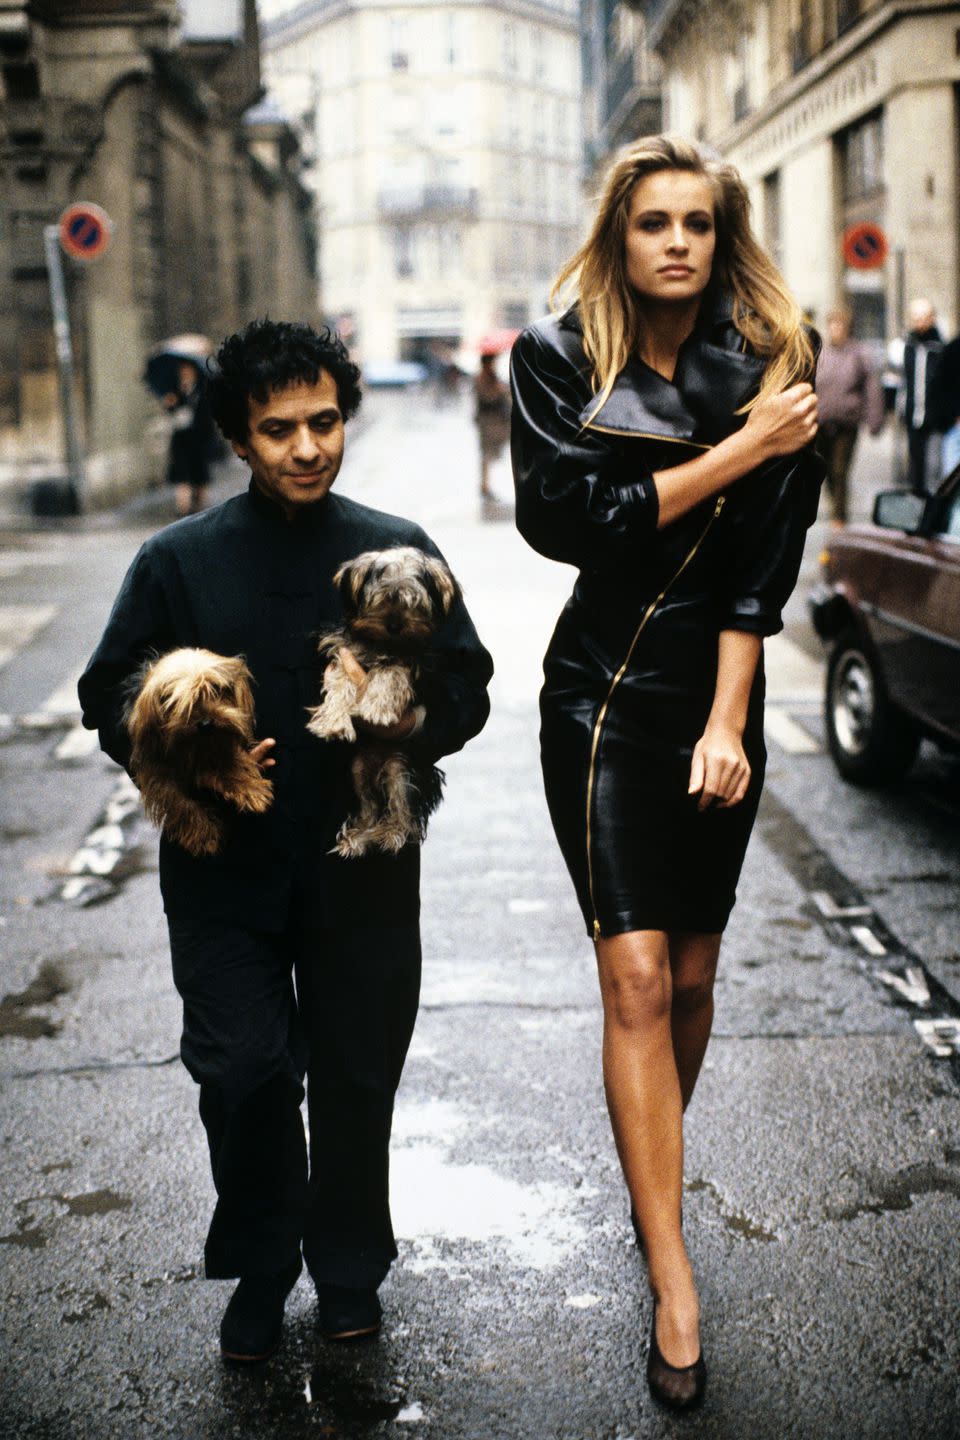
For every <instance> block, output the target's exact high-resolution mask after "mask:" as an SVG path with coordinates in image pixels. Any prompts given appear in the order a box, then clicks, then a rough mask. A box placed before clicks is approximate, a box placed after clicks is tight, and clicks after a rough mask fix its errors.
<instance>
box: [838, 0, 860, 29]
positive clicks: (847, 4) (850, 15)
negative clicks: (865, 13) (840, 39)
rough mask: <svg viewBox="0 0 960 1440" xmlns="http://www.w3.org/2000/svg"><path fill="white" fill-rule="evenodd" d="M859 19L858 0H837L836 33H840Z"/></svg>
mask: <svg viewBox="0 0 960 1440" xmlns="http://www.w3.org/2000/svg"><path fill="white" fill-rule="evenodd" d="M859 19H860V0H837V34H838V35H842V34H843V33H844V31H845V30H849V29H850V27H851V25H856V23H857V21H858V20H859Z"/></svg>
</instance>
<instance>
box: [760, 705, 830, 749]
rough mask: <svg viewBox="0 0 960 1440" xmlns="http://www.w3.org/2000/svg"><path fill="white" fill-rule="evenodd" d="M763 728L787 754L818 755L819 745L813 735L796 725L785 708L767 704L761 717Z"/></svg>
mask: <svg viewBox="0 0 960 1440" xmlns="http://www.w3.org/2000/svg"><path fill="white" fill-rule="evenodd" d="M763 728H764V729H765V730H766V732H767V734H768V735H769V736H770V738H771V739H772V740H775V741H776V742H777V744H778V745H779V746H780V749H781V750H786V752H787V754H788V755H819V754H820V753H821V746H820V745H819V744H818V743H817V741H816V740H814V738H813V736H812V735H810V734H808V733H807V731H806V730H804V728H803V726H802V725H798V724H797V722H796V720H794V719H792V717H791V716H789V715H788V714H787V712H786V711H785V710H781V709H780V708H779V707H778V706H776V705H768V706H767V708H766V711H765V713H764V717H763Z"/></svg>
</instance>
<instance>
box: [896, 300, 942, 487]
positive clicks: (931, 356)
mask: <svg viewBox="0 0 960 1440" xmlns="http://www.w3.org/2000/svg"><path fill="white" fill-rule="evenodd" d="M908 320H909V324H910V329H909V330H908V331H907V335H906V337H905V339H904V346H903V398H902V402H901V403H902V414H903V423H904V428H905V429H906V432H907V455H908V472H907V477H908V484H909V486H910V489H911V490H913V491H914V492H915V493H916V494H917V495H928V494H929V493H930V490H931V488H933V489H935V488H936V483H937V478H938V468H939V461H940V457H939V455H938V454H935V453H934V452H935V450H936V449H937V448H938V447H937V445H936V436H937V434H938V431H939V429H940V427H939V424H938V417H937V415H936V408H935V407H936V400H935V396H936V389H937V369H938V367H939V363H940V358H941V356H942V354H943V336H942V335H941V334H940V331H939V330H938V329H937V315H936V311H935V310H934V308H933V306H932V304H931V303H930V301H929V300H924V299H919V300H914V301H912V302H911V304H910V309H909V311H908Z"/></svg>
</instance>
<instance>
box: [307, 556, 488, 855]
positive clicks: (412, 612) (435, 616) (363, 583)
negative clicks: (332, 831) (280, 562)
mask: <svg viewBox="0 0 960 1440" xmlns="http://www.w3.org/2000/svg"><path fill="white" fill-rule="evenodd" d="M333 583H334V585H335V586H336V587H337V590H338V592H339V595H340V600H341V604H342V606H343V615H344V623H343V626H342V627H341V628H340V629H339V630H335V631H333V632H332V633H330V634H327V635H325V636H323V637H322V639H321V641H320V647H319V648H320V653H321V655H324V656H326V657H327V666H326V670H325V671H324V676H323V683H324V696H323V700H322V702H321V704H319V705H318V706H316V708H315V709H313V710H312V711H311V712H310V719H309V721H308V722H307V728H308V729H309V730H310V731H311V732H312V733H313V734H314V735H318V736H319V737H320V738H321V739H322V740H347V741H351V742H354V741H355V742H357V750H356V754H355V755H354V758H353V767H352V773H353V785H354V790H355V791H356V794H357V798H358V800H359V801H360V808H359V810H358V812H357V813H356V814H355V815H351V816H349V817H348V818H347V819H346V820H345V821H344V823H343V825H342V826H341V827H340V831H339V833H338V835H337V842H336V845H335V846H334V850H335V851H336V853H337V854H339V855H342V856H343V857H344V858H351V857H354V856H359V855H364V854H366V852H367V851H368V850H369V849H379V850H384V851H386V852H387V853H389V854H396V852H397V851H398V850H402V849H403V847H404V845H406V844H408V843H409V842H410V841H411V840H422V839H423V837H424V835H425V834H426V829H427V820H428V819H429V817H430V816H431V815H432V814H433V812H434V810H436V808H437V806H438V805H439V804H440V800H441V798H442V793H443V773H442V771H440V770H438V769H437V767H436V766H435V765H423V764H420V765H418V764H417V763H416V762H415V760H414V759H412V758H411V756H409V755H408V754H406V753H404V751H403V750H402V749H400V748H399V746H398V745H394V744H392V743H391V742H384V741H382V740H377V739H375V738H373V737H368V736H365V735H363V734H362V733H361V734H360V735H359V737H358V734H357V730H356V727H355V726H354V723H353V722H354V719H359V720H364V721H366V722H367V723H368V724H370V725H395V724H396V723H397V721H398V720H400V718H401V717H402V716H403V715H405V714H406V713H407V711H408V710H409V709H410V708H411V707H413V706H415V705H416V702H417V682H418V681H419V679H420V677H421V675H422V673H423V666H424V659H425V656H426V653H427V651H428V649H429V646H430V642H431V640H432V639H433V636H434V634H435V633H436V631H437V628H438V626H439V625H440V623H441V622H442V621H443V620H444V619H445V618H446V616H447V615H448V614H449V613H450V608H451V606H452V605H453V604H454V602H455V601H456V600H458V599H459V597H460V593H461V591H460V586H459V584H458V583H457V581H456V580H455V579H454V577H453V575H452V574H451V573H450V571H449V570H448V569H447V567H446V565H445V564H444V563H443V561H442V560H438V559H436V558H435V557H434V556H432V555H426V554H425V553H424V552H423V551H422V550H416V549H414V548H413V547H411V546H407V545H402V546H397V547H396V548H395V549H392V550H368V551H366V552H365V553H364V554H362V555H358V556H357V557H356V559H355V560H350V561H349V562H348V563H347V564H346V565H343V566H341V568H340V569H339V570H338V571H337V573H336V575H334V577H333ZM343 652H347V653H346V654H345V655H344V653H343Z"/></svg>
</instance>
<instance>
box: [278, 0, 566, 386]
mask: <svg viewBox="0 0 960 1440" xmlns="http://www.w3.org/2000/svg"><path fill="white" fill-rule="evenodd" d="M264 65H265V72H266V75H267V78H268V81H269V83H270V86H271V90H272V92H273V93H275V94H276V95H277V96H278V97H279V99H280V102H281V105H282V107H283V108H284V109H285V110H286V111H288V112H295V113H296V114H298V115H299V116H300V117H301V118H302V119H303V121H304V123H305V126H306V129H307V130H308V131H309V132H310V133H311V135H312V136H313V140H314V146H315V164H314V166H313V167H312V171H311V173H312V176H313V182H312V183H313V184H314V186H315V187H316V192H317V195H318V197H319V201H320V221H319V226H320V256H321V260H320V265H321V276H322V290H323V297H324V304H325V307H326V310H327V313H328V315H330V316H331V317H332V318H333V319H334V320H336V322H337V323H338V325H339V327H340V329H341V333H342V334H343V335H344V337H345V338H348V339H349V340H350V343H351V344H352V345H353V346H354V348H355V349H356V351H357V353H358V354H359V355H360V356H361V357H362V358H363V359H364V360H366V361H370V362H377V361H383V360H396V359H408V358H423V357H425V356H426V355H427V354H428V353H429V351H430V349H431V348H432V347H436V345H437V344H438V342H442V343H445V344H449V345H454V346H455V345H459V344H466V345H473V344H475V343H476V342H477V340H478V339H479V338H480V337H481V336H482V335H483V334H484V332H486V331H489V330H490V329H491V328H500V327H511V328H512V327H518V326H521V325H523V324H525V323H526V321H527V320H528V319H530V318H532V317H534V316H536V315H537V314H540V313H542V312H543V310H544V309H545V308H546V297H547V293H548V290H549V286H550V281H551V279H552V277H553V275H554V274H555V273H556V271H557V269H558V268H559V266H560V264H561V263H562V261H563V260H564V259H565V258H566V256H567V255H568V254H569V253H570V252H571V250H572V249H573V248H575V246H576V244H577V241H578V237H579V222H580V199H579V190H580V184H579V182H580V165H581V136H580V110H579V105H580V42H579V35H578V12H577V4H576V0H492V3H486V4H477V3H473V0H446V3H443V4H438V3H430V0H425V3H420V4H411V3H407V4H397V3H391V0H305V3H302V4H300V5H299V6H297V7H296V8H295V9H294V10H292V11H290V12H289V13H288V14H286V15H284V16H283V17H281V18H280V19H278V20H275V21H273V22H271V23H270V24H269V25H267V26H266V28H265V40H264Z"/></svg>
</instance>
